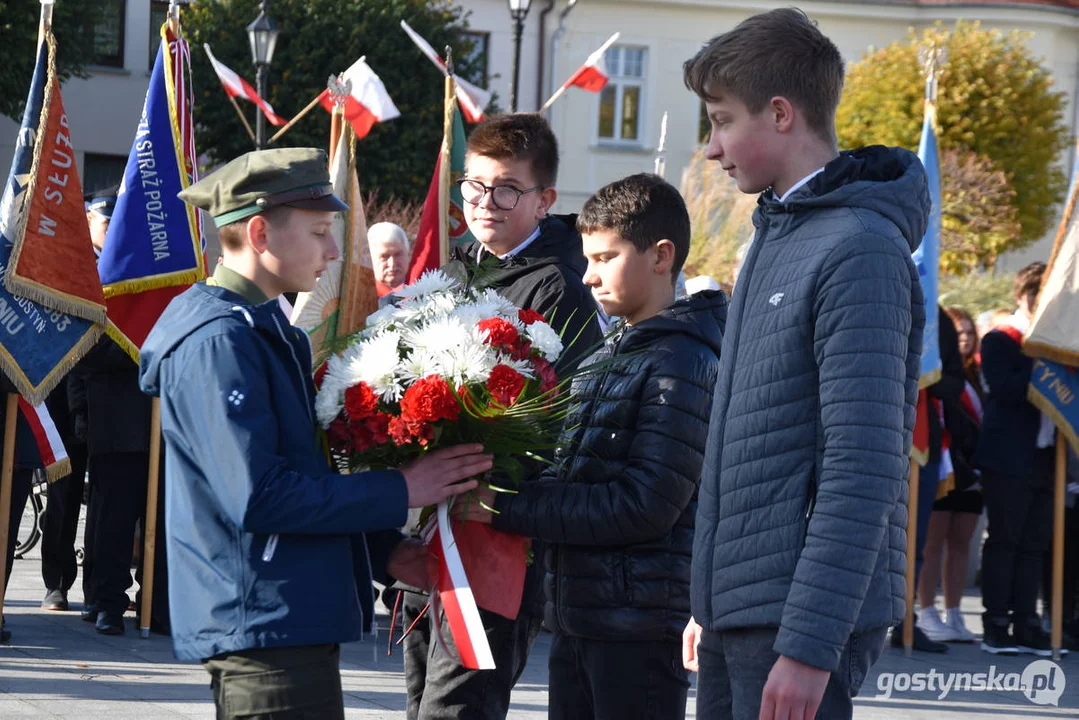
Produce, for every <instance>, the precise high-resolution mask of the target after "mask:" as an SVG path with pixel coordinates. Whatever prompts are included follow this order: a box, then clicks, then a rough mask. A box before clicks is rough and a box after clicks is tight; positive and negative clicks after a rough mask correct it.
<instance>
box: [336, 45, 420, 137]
mask: <svg viewBox="0 0 1079 720" xmlns="http://www.w3.org/2000/svg"><path fill="white" fill-rule="evenodd" d="M342 79H343V80H347V81H349V82H351V83H352V90H351V92H350V94H349V96H348V97H347V98H346V99H345V119H346V120H348V121H349V123H351V125H352V129H353V130H355V131H356V137H357V138H363V137H364V136H366V135H367V133H369V132H371V128H372V127H374V125H375V123H378V122H385V121H386V120H392V119H393V118H395V117H398V116H400V114H401V113H400V112H399V111H398V110H397V106H396V105H394V104H393V100H391V99H390V95H389V93H387V92H386V86H385V85H383V84H382V80H381V79H380V78H379V76H378V75H376V74H375V71H374V70H372V69H371V68H370V67H369V66H368V65H367V63H366V62H364V59H363V58H360V59H359V60H357V61H356V62H354V63H353V64H352V67H350V68H349V69H348V70H346V71H345V72H344V74H343V75H342ZM318 101H319V104H320V105H322V107H323V108H324V109H325V110H326V112H328V113H332V112H333V98H331V97H330V91H329V90H323V91H322V94H321V95H319V96H318Z"/></svg>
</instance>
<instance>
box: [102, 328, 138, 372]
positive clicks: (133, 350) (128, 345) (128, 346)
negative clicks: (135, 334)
mask: <svg viewBox="0 0 1079 720" xmlns="http://www.w3.org/2000/svg"><path fill="white" fill-rule="evenodd" d="M105 332H106V333H108V335H109V337H111V338H112V339H113V340H114V341H115V342H116V344H117V345H119V346H120V348H121V349H122V350H123V351H124V352H126V353H127V354H128V356H129V357H130V358H131V359H132V360H134V361H135V364H136V365H138V364H139V348H138V347H137V346H136V345H135V343H133V342H131V338H129V337H128V336H127V335H124V331H123V330H121V329H120V328H119V327H118V326H117V325H116V323H114V322H113V321H112V320H109V324H108V325H107V326H106V327H105Z"/></svg>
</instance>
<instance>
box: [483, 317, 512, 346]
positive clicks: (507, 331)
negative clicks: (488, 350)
mask: <svg viewBox="0 0 1079 720" xmlns="http://www.w3.org/2000/svg"><path fill="white" fill-rule="evenodd" d="M476 327H477V328H479V329H480V330H481V331H484V330H485V331H487V344H488V345H491V346H493V347H510V346H511V345H513V344H514V343H515V342H517V338H518V337H519V336H520V335H519V333H518V332H517V328H515V327H514V326H513V323H511V322H510V321H508V320H503V319H502V318H489V319H487V320H480V321H479V322H478V323H476Z"/></svg>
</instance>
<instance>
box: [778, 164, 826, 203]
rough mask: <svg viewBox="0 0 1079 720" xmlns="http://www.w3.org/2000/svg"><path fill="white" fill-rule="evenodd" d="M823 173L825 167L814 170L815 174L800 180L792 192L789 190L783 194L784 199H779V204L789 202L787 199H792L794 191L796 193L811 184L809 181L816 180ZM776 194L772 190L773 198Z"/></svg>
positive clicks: (792, 187) (793, 186)
mask: <svg viewBox="0 0 1079 720" xmlns="http://www.w3.org/2000/svg"><path fill="white" fill-rule="evenodd" d="M822 172H824V167H823V166H821V167H819V168H817V169H816V170H814V171H813V172H811V173H809V174H808V175H806V176H805V177H804V178H802V179H801V180H799V181H798V182H796V183H794V185H792V186H791V189H790V190H788V191H787V192H785V193H783V197H781V198H779V202H787V198H789V197H790V196H791V195H792V194H793V193H794V191H795V190H797V189H798V188H800V187H802V186H803V185H805V184H806V183H807V182H809V181H810V180H812V179H813V178H815V177H817V176H818V175H820V174H821V173H822ZM775 194H776V191H775V190H772V196H773V197H775Z"/></svg>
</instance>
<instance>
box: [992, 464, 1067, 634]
mask: <svg viewBox="0 0 1079 720" xmlns="http://www.w3.org/2000/svg"><path fill="white" fill-rule="evenodd" d="M982 488H983V490H982V495H983V496H984V497H985V508H986V513H987V514H988V517H989V537H988V538H987V539H986V541H985V547H984V548H983V550H982V603H983V604H984V605H985V613H984V615H983V620H984V622H986V623H992V624H994V625H998V626H1007V625H1008V624H1009V622H1014V623H1015V624H1016V625H1017V626H1024V625H1031V624H1037V622H1038V618H1037V604H1038V585H1039V582H1040V581H1041V576H1042V557H1043V556H1044V554H1045V551H1046V550H1048V549H1049V543H1050V540H1051V538H1052V527H1053V518H1052V512H1053V498H1052V493H1051V491H1050V488H1049V487H1048V486H1047V485H1044V484H1038V483H1031V482H1029V481H1028V480H1027V479H1026V478H1022V477H1016V476H1013V475H1002V474H1000V473H994V472H990V471H988V470H986V471H984V472H983V473H982Z"/></svg>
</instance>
